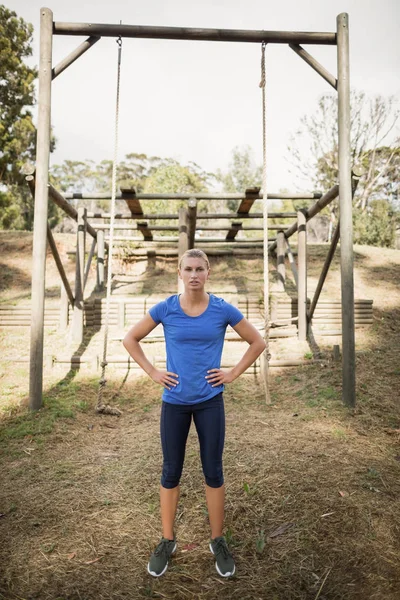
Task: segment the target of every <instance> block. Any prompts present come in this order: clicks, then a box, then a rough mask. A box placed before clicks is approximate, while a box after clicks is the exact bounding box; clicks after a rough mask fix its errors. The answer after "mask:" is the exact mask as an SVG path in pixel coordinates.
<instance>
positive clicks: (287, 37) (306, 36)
mask: <svg viewBox="0 0 400 600" xmlns="http://www.w3.org/2000/svg"><path fill="white" fill-rule="evenodd" d="M53 33H54V35H98V36H104V37H118V36H121V37H127V38H146V39H163V40H188V41H189V40H192V41H207V42H249V43H254V44H261V43H263V42H264V43H266V44H323V45H328V46H335V45H336V33H334V32H314V31H311V32H309V31H265V30H262V29H258V30H250V29H209V28H207V29H201V28H193V27H159V26H149V25H113V24H108V23H65V22H59V21H56V22H55V23H53Z"/></svg>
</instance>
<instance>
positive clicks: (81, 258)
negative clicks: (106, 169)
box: [72, 207, 86, 343]
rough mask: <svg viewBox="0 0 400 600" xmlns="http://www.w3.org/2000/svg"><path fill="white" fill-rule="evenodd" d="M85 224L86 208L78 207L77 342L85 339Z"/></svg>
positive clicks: (74, 331) (74, 333)
mask: <svg viewBox="0 0 400 600" xmlns="http://www.w3.org/2000/svg"><path fill="white" fill-rule="evenodd" d="M85 225H86V208H82V207H80V208H78V232H77V238H76V264H75V304H74V315H73V319H72V339H73V340H74V341H75V342H79V343H80V342H82V340H83V319H84V308H85V307H84V300H83V282H84V278H85V233H86V231H85Z"/></svg>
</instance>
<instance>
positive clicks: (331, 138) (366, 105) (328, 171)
mask: <svg viewBox="0 0 400 600" xmlns="http://www.w3.org/2000/svg"><path fill="white" fill-rule="evenodd" d="M398 119H399V111H398V110H397V108H396V99H395V98H394V97H387V98H386V97H383V96H376V97H373V98H368V97H367V96H366V95H365V93H364V92H355V91H353V92H352V93H351V123H350V125H351V134H350V135H351V159H352V165H353V168H355V169H359V170H360V171H361V173H362V177H361V180H360V182H359V185H358V188H357V194H356V197H355V201H354V206H355V208H356V209H358V210H357V211H356V213H355V214H356V215H361V214H362V213H366V215H367V216H366V219H368V218H370V217H372V214H375V215H380V214H381V213H380V211H378V212H376V210H375V211H367V208H368V206H370V204H371V202H372V201H373V200H383V199H389V201H391V200H392V199H397V197H398V186H399V183H398V168H399V164H400V136H399V130H398ZM390 137H391V138H392V141H391V144H390V145H385V142H387V140H388V139H389V138H390ZM288 150H289V155H290V158H289V160H290V162H291V163H292V172H294V173H296V174H297V175H299V176H300V177H301V178H303V179H306V180H307V181H308V183H311V185H312V186H313V187H314V188H316V189H321V190H323V191H327V190H328V189H329V188H331V187H332V186H333V185H334V184H335V183H337V182H338V122H337V97H336V96H335V95H325V96H322V98H321V99H320V101H319V103H318V107H317V110H316V111H315V112H314V113H313V115H311V116H304V117H303V118H302V119H301V125H300V127H299V129H298V130H297V131H296V133H295V135H294V136H292V138H291V144H290V145H289V147H288ZM337 209H338V203H337V202H335V203H331V204H330V205H329V206H328V209H327V210H329V211H330V212H331V218H332V219H333V220H334V219H335V214H336V213H337ZM361 229H362V227H361ZM382 242H383V243H386V242H385V241H384V240H382Z"/></svg>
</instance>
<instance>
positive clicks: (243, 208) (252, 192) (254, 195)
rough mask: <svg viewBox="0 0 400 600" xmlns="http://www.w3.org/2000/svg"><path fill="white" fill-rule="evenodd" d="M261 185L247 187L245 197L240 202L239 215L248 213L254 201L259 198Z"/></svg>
mask: <svg viewBox="0 0 400 600" xmlns="http://www.w3.org/2000/svg"><path fill="white" fill-rule="evenodd" d="M260 189H261V188H260V187H254V188H247V189H246V191H245V198H244V199H243V200H242V201H241V202H240V205H239V208H238V209H237V213H238V215H239V216H242V215H248V214H249V212H250V209H251V207H252V206H253V204H254V202H255V201H256V200H257V199H258V198H259V194H260Z"/></svg>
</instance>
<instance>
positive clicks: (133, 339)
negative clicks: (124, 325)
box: [122, 313, 179, 390]
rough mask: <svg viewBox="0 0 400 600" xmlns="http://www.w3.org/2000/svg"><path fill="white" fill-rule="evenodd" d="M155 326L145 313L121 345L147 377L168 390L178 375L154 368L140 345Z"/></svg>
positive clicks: (175, 381)
mask: <svg viewBox="0 0 400 600" xmlns="http://www.w3.org/2000/svg"><path fill="white" fill-rule="evenodd" d="M156 327H157V323H156V322H155V321H153V319H152V318H151V316H150V314H149V313H147V315H146V316H144V317H143V319H141V320H140V321H139V323H136V325H133V327H131V328H130V330H129V331H128V333H127V334H126V336H125V337H124V340H123V342H122V343H123V345H124V346H125V348H126V349H127V351H128V352H129V354H130V356H131V357H132V358H133V360H134V361H135V362H137V364H138V365H139V366H140V367H141V368H142V369H143V371H145V373H147V375H148V376H149V377H151V379H152V380H153V381H155V382H156V383H159V384H160V385H162V386H163V387H165V388H166V389H167V390H170V389H171V387H176V385H177V384H178V383H179V382H178V375H177V374H176V373H170V372H169V371H162V370H160V369H156V367H155V366H154V365H152V363H151V362H150V361H149V359H148V358H147V357H146V355H145V353H144V352H143V349H142V347H141V345H140V341H141V340H142V339H143V338H145V337H146V336H147V335H149V333H150V332H151V331H153V329H155V328H156Z"/></svg>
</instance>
